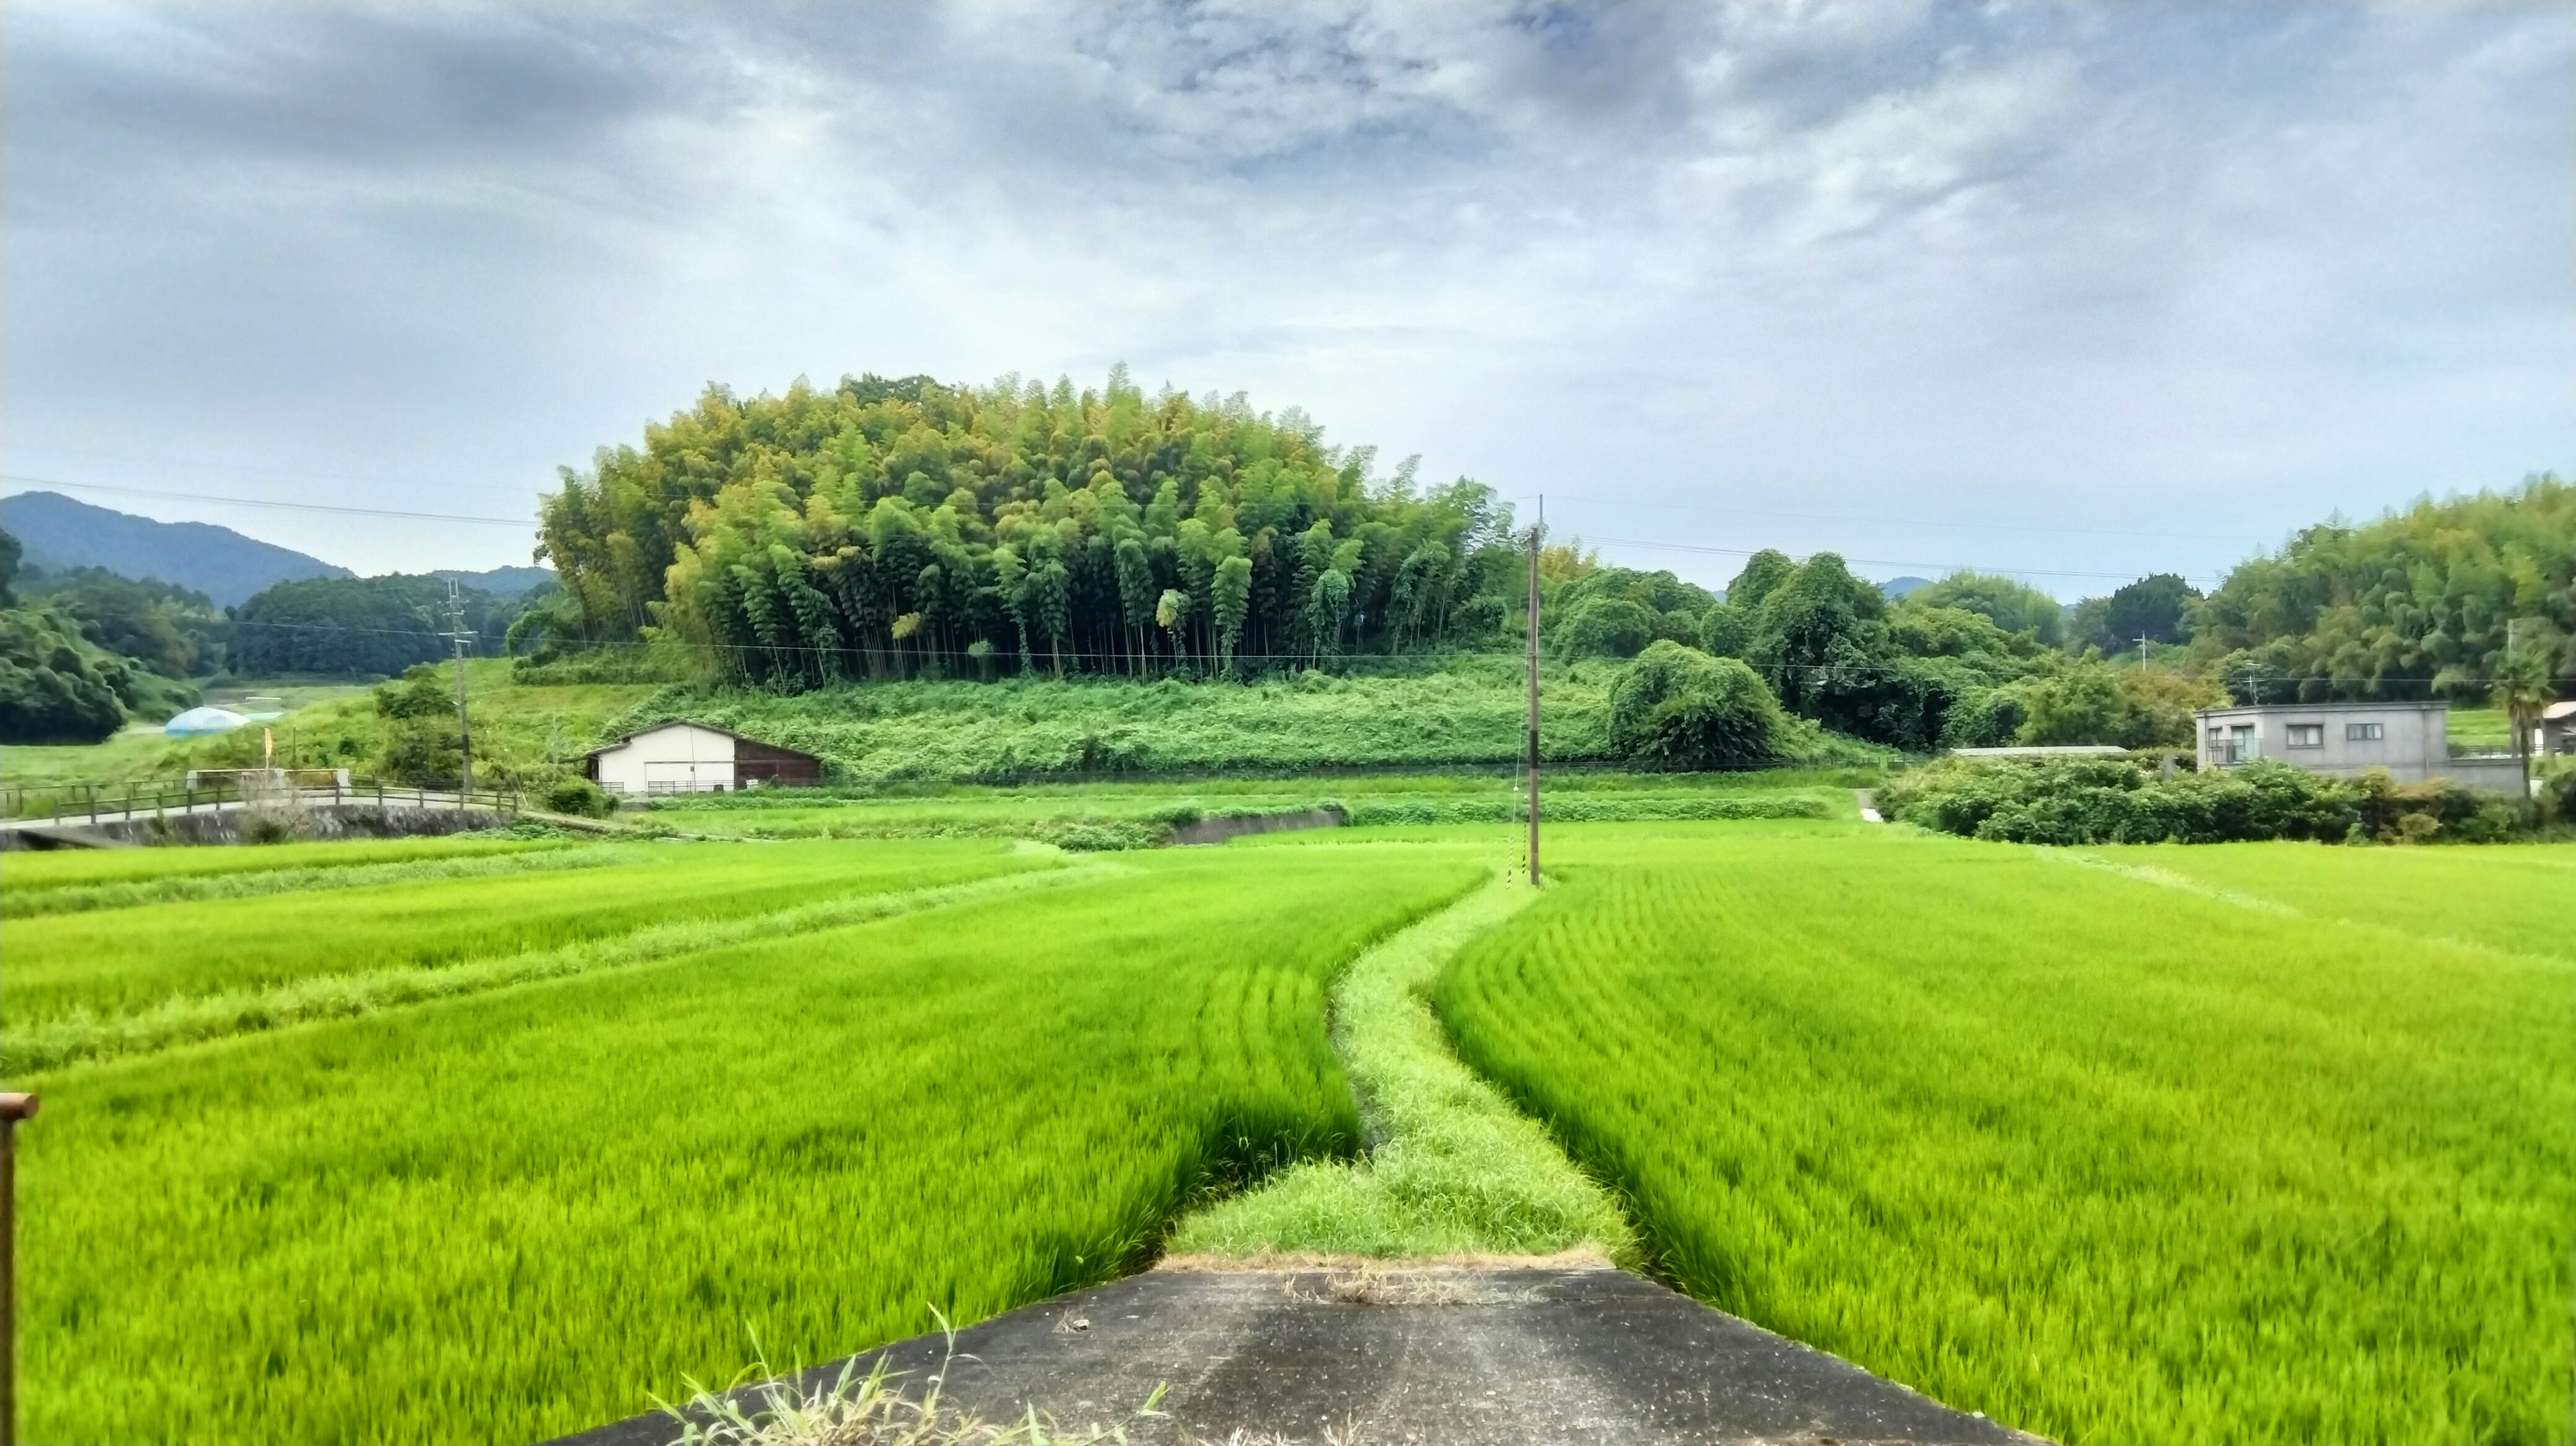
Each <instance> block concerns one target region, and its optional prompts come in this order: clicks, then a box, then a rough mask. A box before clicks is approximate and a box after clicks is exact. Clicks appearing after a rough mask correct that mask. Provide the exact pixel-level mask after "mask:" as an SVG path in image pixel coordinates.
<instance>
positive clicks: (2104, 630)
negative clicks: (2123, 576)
mask: <svg viewBox="0 0 2576 1446" xmlns="http://www.w3.org/2000/svg"><path fill="white" fill-rule="evenodd" d="M2199 601H2200V590H2199V589H2197V588H2195V587H2193V586H2192V585H2191V584H2190V583H2188V582H2185V581H2184V580H2183V579H2182V578H2181V576H2180V575H2178V574H2175V573H2170V572H2159V573H2155V574H2153V575H2151V576H2148V577H2142V578H2139V579H2138V580H2137V581H2136V582H2133V583H2129V584H2127V585H2125V586H2123V587H2121V588H2118V589H2117V590H2115V591H2113V592H2112V594H2111V595H2110V596H2109V597H2107V598H2086V599H2085V600H2084V601H2083V602H2080V603H2078V604H2076V607H2075V627H2074V635H2073V639H2072V641H2073V642H2075V643H2080V644H2089V645H2090V646H2093V647H2097V648H2100V649H2101V650H2102V651H2103V652H2104V653H2106V654H2116V653H2120V652H2123V651H2126V650H2127V649H2130V648H2134V647H2136V646H2137V643H2138V639H2139V638H2140V637H2142V636H2143V637H2144V638H2146V640H2147V641H2148V642H2151V643H2178V642H2181V641H2182V640H2183V639H2184V637H2185V636H2186V635H2187V634H2188V631H2189V628H2190V623H2191V610H2192V606H2193V605H2194V604H2196V603H2198V602H2199Z"/></svg>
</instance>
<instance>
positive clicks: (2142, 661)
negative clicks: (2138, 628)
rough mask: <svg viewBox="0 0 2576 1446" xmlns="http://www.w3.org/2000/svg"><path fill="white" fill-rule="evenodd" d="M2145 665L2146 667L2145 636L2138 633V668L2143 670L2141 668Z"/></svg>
mask: <svg viewBox="0 0 2576 1446" xmlns="http://www.w3.org/2000/svg"><path fill="white" fill-rule="evenodd" d="M2146 665H2147V635H2146V634H2145V633H2140V634H2138V666H2139V667H2141V668H2143V667H2145V666H2146Z"/></svg>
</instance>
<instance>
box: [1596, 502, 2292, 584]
mask: <svg viewBox="0 0 2576 1446" xmlns="http://www.w3.org/2000/svg"><path fill="white" fill-rule="evenodd" d="M1576 505H1577V506H1595V507H1644V508H1652V509H1655V510H1657V511H1663V512H1706V513H1713V514H1718V515H1723V516H1732V517H1782V518H1789V519H1792V520H1795V521H1801V522H1841V523H1848V524H1850V525H1853V526H1857V527H1940V528H1952V529H1980V530H1987V531H1994V532H2047V533H2065V534H2070V535H2075V536H2083V537H2167V538H2174V539H2178V540H2182V541H2190V542H2242V541H2244V539H2243V538H2242V537H2239V536H2236V535H2234V534H2221V533H2215V532H2147V531H2143V530H2140V529H2138V528H2133V527H2065V526H2059V525H2053V524H2048V523H2031V522H1986V521H1957V522H1930V521H1924V520H1921V519H1916V518H1904V517H1842V516H1835V515H1832V514H1829V513H1822V512H1777V511H1771V510H1768V509H1764V508H1756V507H1710V506H1707V505H1705V504H1699V503H1685V502H1644V501H1632V500H1630V499H1627V498H1622V497H1587V498H1582V499H1579V500H1578V501H1577V503H1576ZM1906 565H1909V566H1911V565H1913V564H1906ZM2102 575H2104V576H2108V575H2109V574H2102Z"/></svg>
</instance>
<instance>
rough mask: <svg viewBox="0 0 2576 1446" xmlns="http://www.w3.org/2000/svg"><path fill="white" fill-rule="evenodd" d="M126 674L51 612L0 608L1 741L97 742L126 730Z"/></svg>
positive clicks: (120, 661) (69, 623) (116, 660)
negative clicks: (124, 693) (124, 694)
mask: <svg viewBox="0 0 2576 1446" xmlns="http://www.w3.org/2000/svg"><path fill="white" fill-rule="evenodd" d="M129 681H130V680H129V678H128V669H127V667H126V664H125V662H124V660H123V659H121V658H117V657H115V656H113V655H111V654H109V653H107V652H105V651H104V650H102V649H101V648H99V646H98V645H97V644H95V643H93V642H91V641H90V640H89V639H87V638H85V637H83V636H81V632H80V629H79V627H78V626H77V625H75V624H74V623H73V622H72V621H71V620H70V619H68V618H66V617H64V616H63V615H62V614H60V613H58V612H55V611H54V610H52V609H51V608H10V609H7V610H5V611H0V742H5V743H98V742H102V741H104V740H105V739H107V738H108V737H109V736H111V735H113V734H114V733H115V732H116V730H117V729H119V728H122V727H124V726H125V704H124V702H123V700H121V699H120V698H119V697H118V694H119V693H120V692H122V691H124V690H125V689H126V688H127V686H128V685H129Z"/></svg>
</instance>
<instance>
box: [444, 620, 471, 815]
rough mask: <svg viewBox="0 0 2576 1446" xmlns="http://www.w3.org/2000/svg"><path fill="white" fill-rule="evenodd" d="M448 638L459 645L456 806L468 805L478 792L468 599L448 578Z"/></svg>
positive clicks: (457, 670) (457, 655)
mask: <svg viewBox="0 0 2576 1446" xmlns="http://www.w3.org/2000/svg"><path fill="white" fill-rule="evenodd" d="M447 626H448V630H449V631H448V637H449V639H450V640H452V641H453V642H454V643H455V644H456V747H457V758H458V761H459V762H460V763H461V764H462V765H463V767H464V770H465V772H464V776H463V779H462V781H461V783H460V785H459V787H458V788H457V790H456V806H457V807H458V808H459V809H462V808H464V807H465V802H466V797H467V795H469V794H471V793H473V792H474V724H473V722H472V720H470V719H468V718H467V717H466V716H465V598H464V595H463V594H462V593H459V592H458V591H457V590H456V579H454V578H452V577H451V578H449V579H448V580H447Z"/></svg>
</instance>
